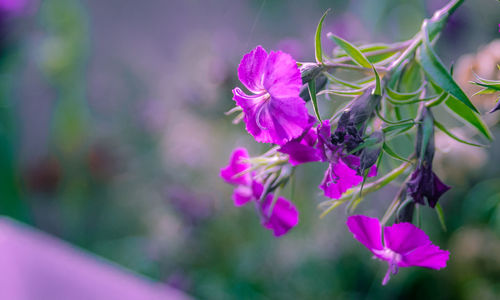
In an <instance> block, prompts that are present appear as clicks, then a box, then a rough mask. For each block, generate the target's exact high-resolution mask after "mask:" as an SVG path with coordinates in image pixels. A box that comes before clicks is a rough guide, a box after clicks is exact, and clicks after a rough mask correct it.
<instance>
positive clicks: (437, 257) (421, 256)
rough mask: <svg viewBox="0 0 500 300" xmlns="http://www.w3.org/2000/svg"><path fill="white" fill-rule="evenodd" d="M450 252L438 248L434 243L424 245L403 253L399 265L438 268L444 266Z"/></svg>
mask: <svg viewBox="0 0 500 300" xmlns="http://www.w3.org/2000/svg"><path fill="white" fill-rule="evenodd" d="M449 258H450V252H449V251H446V250H441V249H439V247H438V246H436V245H432V244H430V245H425V246H421V247H418V248H416V249H414V250H413V251H411V252H409V253H407V254H405V255H403V258H402V260H401V262H399V264H398V265H399V266H400V267H411V266H417V267H424V268H431V269H435V270H439V269H441V268H444V267H446V262H447V261H448V259H449Z"/></svg>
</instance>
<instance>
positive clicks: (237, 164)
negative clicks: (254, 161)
mask: <svg viewBox="0 0 500 300" xmlns="http://www.w3.org/2000/svg"><path fill="white" fill-rule="evenodd" d="M248 157H249V156H248V152H247V150H246V149H245V148H236V149H234V151H233V153H231V157H230V159H229V165H228V166H227V167H225V168H222V169H221V170H220V177H222V179H224V180H225V181H226V182H227V183H230V184H235V185H240V184H241V185H249V184H250V183H251V177H250V174H248V173H246V174H243V175H241V176H236V175H237V174H239V173H241V172H243V171H245V170H247V169H249V168H250V163H248V162H243V161H242V160H244V159H247V158H248Z"/></svg>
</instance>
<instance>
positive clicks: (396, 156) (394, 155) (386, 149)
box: [382, 143, 410, 162]
mask: <svg viewBox="0 0 500 300" xmlns="http://www.w3.org/2000/svg"><path fill="white" fill-rule="evenodd" d="M382 149H383V150H384V152H385V153H387V154H388V155H389V156H390V157H392V158H394V159H396V160H401V161H406V162H410V161H409V160H407V159H406V158H402V157H401V156H399V154H397V153H396V152H394V150H392V149H391V147H389V145H387V143H384V145H382Z"/></svg>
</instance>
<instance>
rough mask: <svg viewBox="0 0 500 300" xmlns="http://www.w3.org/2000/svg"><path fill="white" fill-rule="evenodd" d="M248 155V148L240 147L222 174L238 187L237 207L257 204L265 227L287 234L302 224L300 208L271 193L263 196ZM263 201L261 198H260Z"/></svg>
mask: <svg viewBox="0 0 500 300" xmlns="http://www.w3.org/2000/svg"><path fill="white" fill-rule="evenodd" d="M248 159H249V156H248V152H247V150H246V149H245V148H237V149H235V150H234V151H233V153H232V154H231V158H230V161H229V165H228V166H227V167H225V168H222V169H221V171H220V175H221V177H222V178H223V179H224V180H225V181H226V182H227V183H230V184H232V185H234V186H235V189H234V192H233V201H234V205H236V206H242V205H245V204H246V203H248V202H254V203H255V206H256V208H257V211H258V212H259V214H260V217H261V219H262V225H263V226H264V227H265V228H267V229H270V230H272V231H273V233H274V235H275V236H276V237H278V236H281V235H283V234H285V233H287V232H288V231H289V230H290V229H291V228H292V227H294V226H295V225H297V223H298V222H299V212H298V211H297V208H296V207H295V206H294V205H293V204H292V203H291V202H290V201H288V200H287V199H285V198H284V197H277V198H275V197H274V195H273V194H272V193H268V194H267V195H265V194H263V192H264V186H263V185H262V182H261V181H260V180H259V179H258V178H257V176H256V174H255V172H251V166H250V164H249V162H248ZM261 198H262V199H261Z"/></svg>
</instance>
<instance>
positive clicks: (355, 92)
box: [318, 89, 365, 96]
mask: <svg viewBox="0 0 500 300" xmlns="http://www.w3.org/2000/svg"><path fill="white" fill-rule="evenodd" d="M364 92H365V89H359V90H348V89H345V90H343V89H329V90H322V91H321V92H319V93H318V94H319V95H324V94H334V95H339V96H358V95H361V94H363V93H364Z"/></svg>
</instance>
